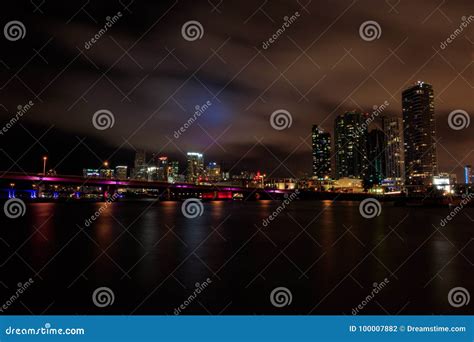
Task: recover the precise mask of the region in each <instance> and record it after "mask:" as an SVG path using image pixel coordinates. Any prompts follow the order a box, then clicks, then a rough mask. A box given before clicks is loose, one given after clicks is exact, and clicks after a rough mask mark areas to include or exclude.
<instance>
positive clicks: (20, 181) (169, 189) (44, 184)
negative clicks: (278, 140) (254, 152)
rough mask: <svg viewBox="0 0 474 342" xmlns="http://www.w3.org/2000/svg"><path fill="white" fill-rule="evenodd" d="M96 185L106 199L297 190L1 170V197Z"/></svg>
mask: <svg viewBox="0 0 474 342" xmlns="http://www.w3.org/2000/svg"><path fill="white" fill-rule="evenodd" d="M92 188H97V189H99V191H100V192H101V193H102V195H103V197H104V198H107V197H109V196H111V195H112V194H114V193H116V192H117V191H118V189H135V190H137V189H146V190H147V191H151V192H155V193H156V194H157V195H158V196H160V197H161V198H162V199H165V200H175V199H183V198H190V197H201V198H203V199H209V200H213V199H214V200H215V199H221V200H226V199H233V198H241V199H246V200H248V199H274V198H283V196H284V195H285V194H288V193H291V192H293V191H294V190H277V189H263V188H255V187H239V186H231V185H222V184H220V185H217V184H210V185H206V184H191V183H168V182H164V181H143V180H128V179H127V180H125V179H113V178H98V177H89V178H84V177H81V176H74V175H43V174H28V173H18V172H1V171H0V197H3V198H12V197H25V198H28V197H29V198H30V199H37V198H38V195H39V192H43V193H48V194H52V196H51V197H52V198H61V197H64V196H65V195H66V197H67V196H69V197H73V198H76V199H80V198H81V196H82V197H84V195H85V192H84V189H88V191H90V192H89V193H97V191H95V192H94V191H93V190H91V189H92Z"/></svg>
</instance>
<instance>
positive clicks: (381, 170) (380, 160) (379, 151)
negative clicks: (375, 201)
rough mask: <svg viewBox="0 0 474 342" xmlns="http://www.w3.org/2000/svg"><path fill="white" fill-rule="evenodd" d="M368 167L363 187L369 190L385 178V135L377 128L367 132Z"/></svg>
mask: <svg viewBox="0 0 474 342" xmlns="http://www.w3.org/2000/svg"><path fill="white" fill-rule="evenodd" d="M367 158H368V167H367V173H366V177H365V185H366V187H368V188H370V187H372V186H373V185H378V184H380V183H381V182H382V180H383V179H384V178H385V135H384V132H383V131H382V130H380V129H378V128H375V129H372V130H371V131H370V132H369V135H368V139H367Z"/></svg>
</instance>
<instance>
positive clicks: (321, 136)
mask: <svg viewBox="0 0 474 342" xmlns="http://www.w3.org/2000/svg"><path fill="white" fill-rule="evenodd" d="M311 140H312V150H313V177H315V178H317V179H328V178H331V134H329V133H328V132H324V131H323V130H321V129H319V128H318V126H317V125H313V128H312V130H311Z"/></svg>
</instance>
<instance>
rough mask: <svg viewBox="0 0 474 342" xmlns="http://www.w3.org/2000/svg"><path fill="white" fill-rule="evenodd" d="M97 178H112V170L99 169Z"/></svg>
mask: <svg viewBox="0 0 474 342" xmlns="http://www.w3.org/2000/svg"><path fill="white" fill-rule="evenodd" d="M99 177H100V178H114V170H113V169H105V168H104V169H99Z"/></svg>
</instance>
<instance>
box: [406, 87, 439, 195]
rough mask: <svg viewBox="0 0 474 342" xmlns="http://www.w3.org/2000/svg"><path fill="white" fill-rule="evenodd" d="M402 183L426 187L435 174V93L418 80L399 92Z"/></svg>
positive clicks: (431, 88)
mask: <svg viewBox="0 0 474 342" xmlns="http://www.w3.org/2000/svg"><path fill="white" fill-rule="evenodd" d="M402 110H403V126H404V138H405V177H406V178H405V183H406V184H407V185H412V186H423V187H426V186H427V185H429V184H430V183H431V182H432V179H433V176H434V175H436V173H437V158H436V141H435V137H436V128H435V118H434V92H433V87H432V85H431V84H428V83H424V82H420V81H418V82H417V83H416V84H415V85H414V86H412V87H410V88H408V89H405V90H404V91H403V93H402Z"/></svg>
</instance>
